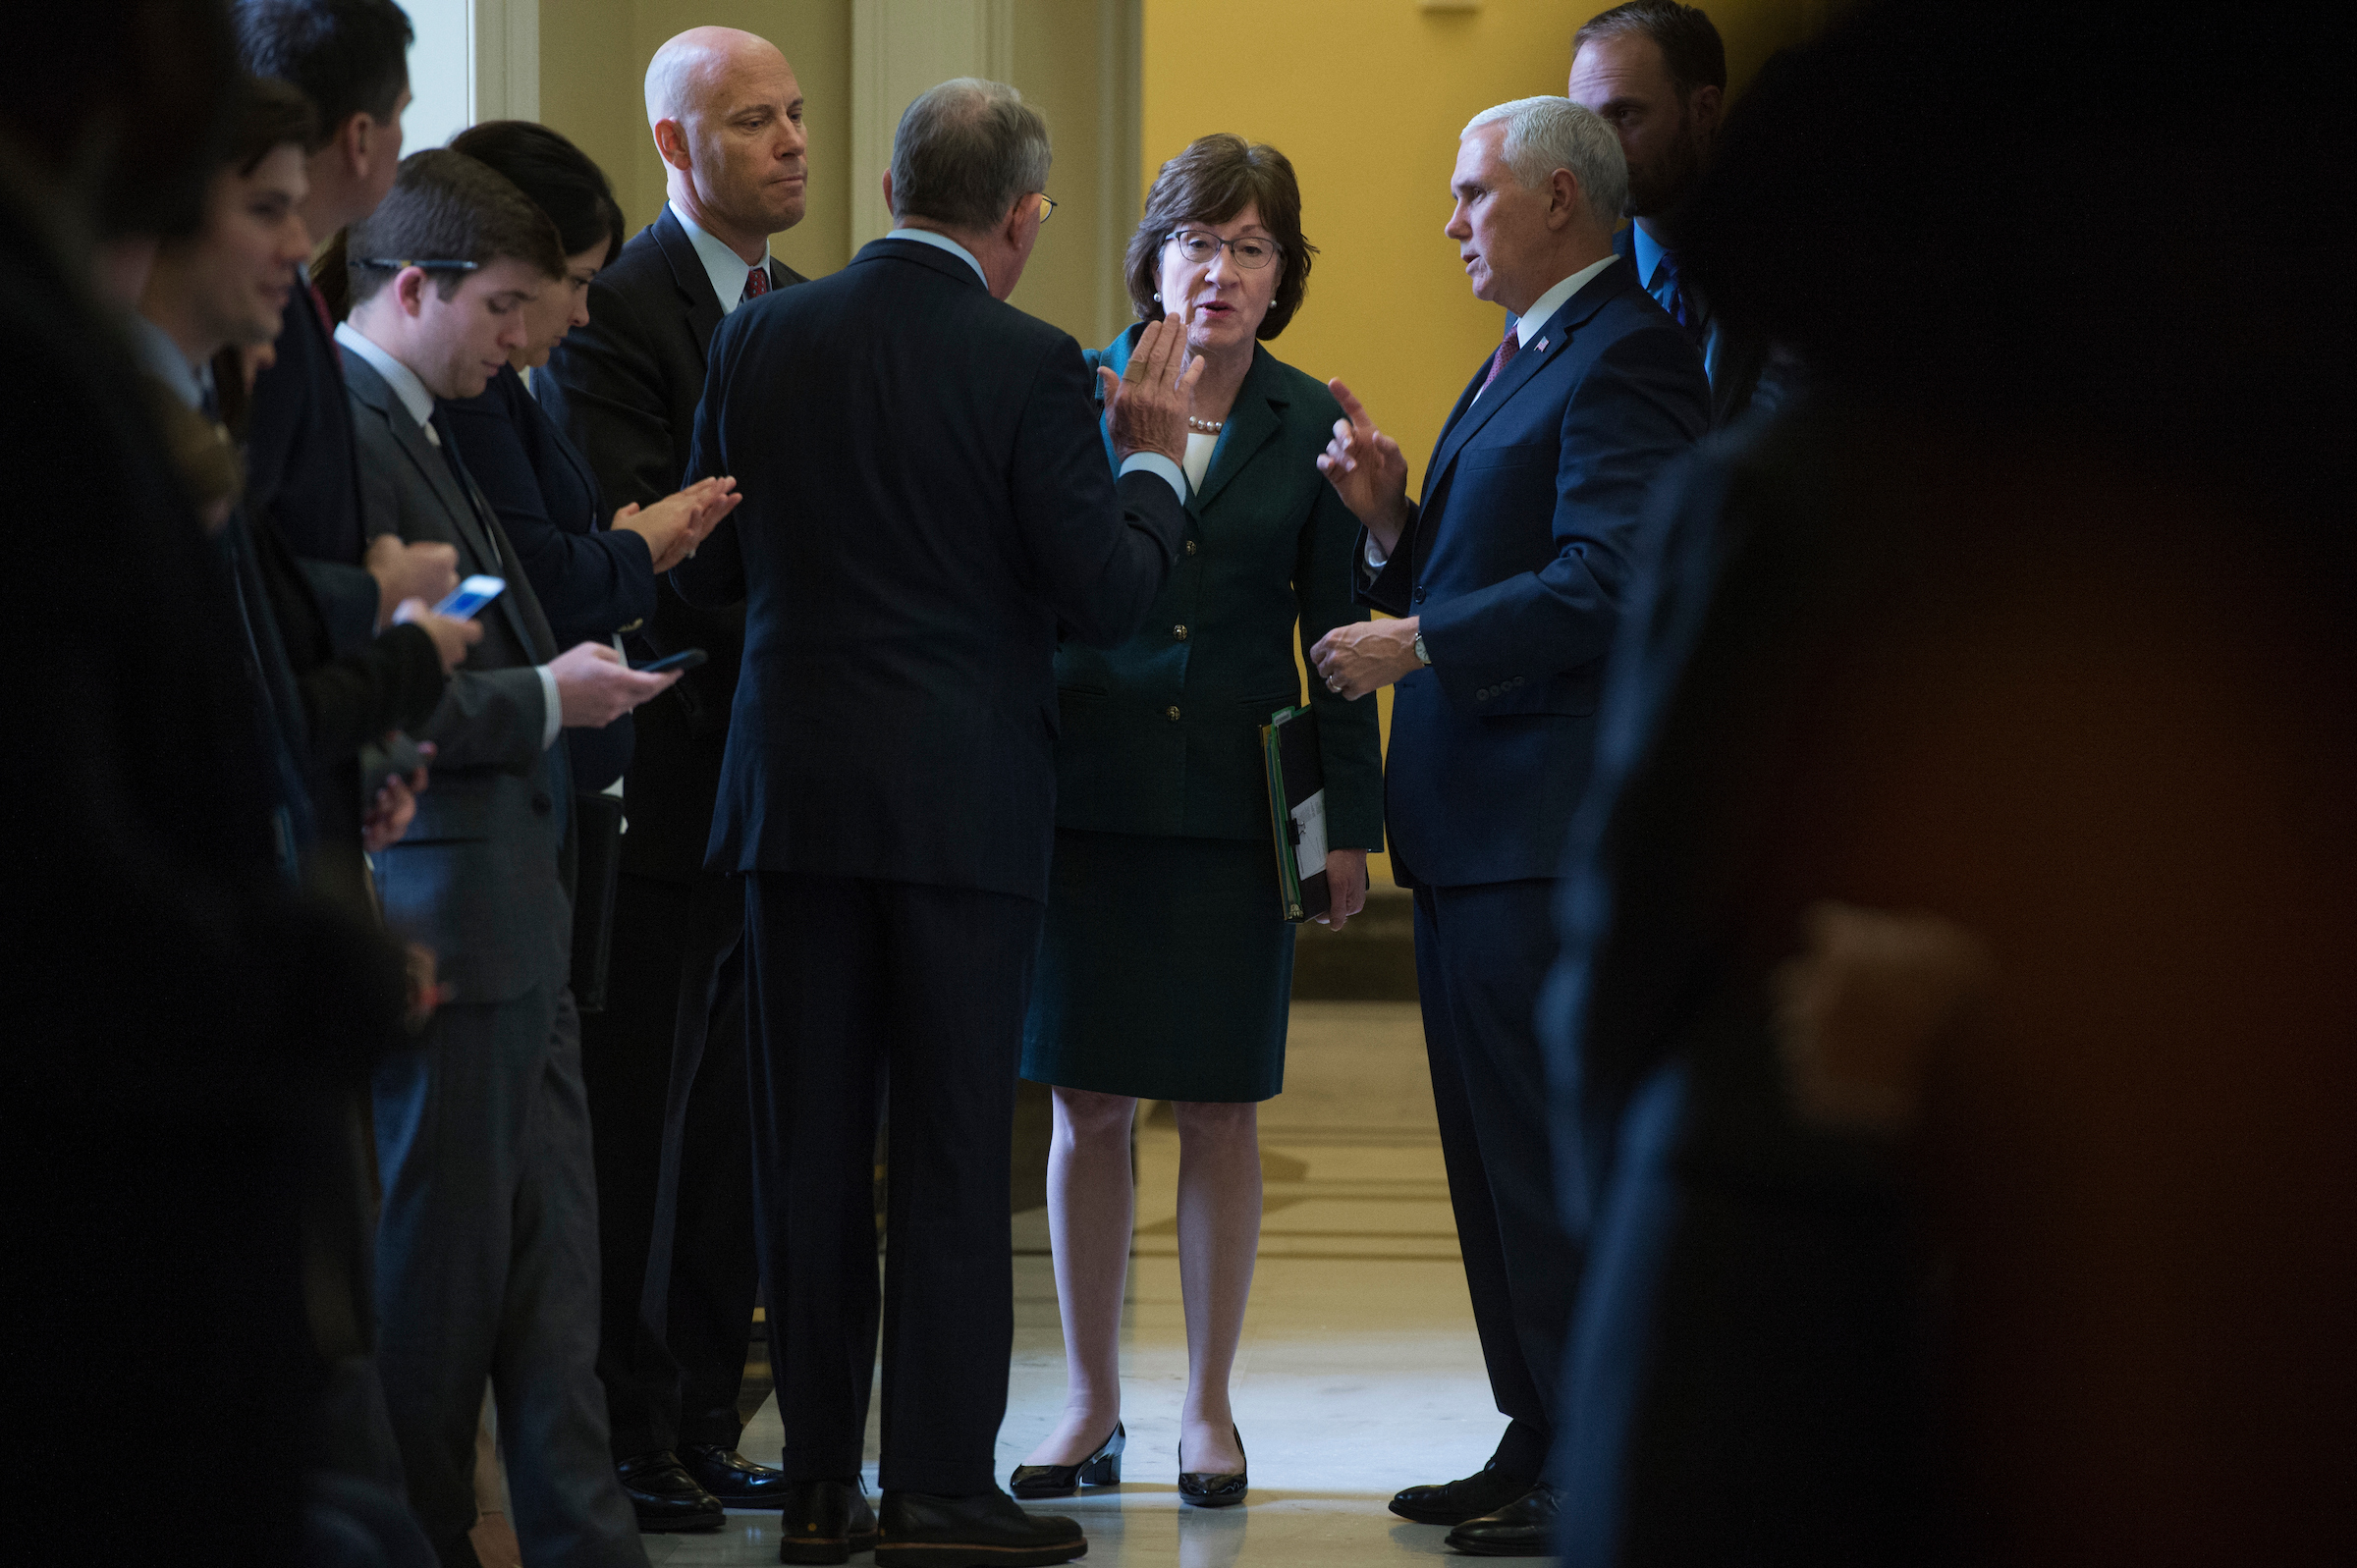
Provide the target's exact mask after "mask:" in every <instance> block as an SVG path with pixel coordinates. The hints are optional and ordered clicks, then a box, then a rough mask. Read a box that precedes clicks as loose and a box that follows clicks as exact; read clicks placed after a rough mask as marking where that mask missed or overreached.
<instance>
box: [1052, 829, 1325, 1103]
mask: <svg viewBox="0 0 2357 1568" xmlns="http://www.w3.org/2000/svg"><path fill="white" fill-rule="evenodd" d="M1292 987H1293V928H1292V926H1291V925H1290V924H1289V923H1288V922H1287V921H1286V920H1285V918H1284V917H1283V916H1282V915H1280V914H1279V913H1278V907H1277V862H1276V852H1275V850H1274V849H1273V848H1272V847H1271V846H1270V845H1268V844H1266V843H1245V842H1240V841H1237V840H1234V839H1228V838H1160V837H1144V836H1139V835H1133V834H1119V833H1069V832H1059V833H1058V834H1057V835H1056V863H1055V867H1054V869H1053V871H1051V873H1050V874H1049V886H1048V921H1047V931H1046V934H1045V936H1044V937H1043V938H1042V939H1041V943H1040V952H1039V973H1038V979H1037V981H1036V983H1035V984H1034V986H1033V989H1032V994H1031V1015H1030V1018H1029V1019H1028V1020H1027V1021H1026V1023H1025V1025H1024V1029H1023V1076H1024V1077H1025V1078H1028V1079H1030V1080H1031V1081H1032V1082H1033V1083H1045V1084H1059V1085H1062V1086H1063V1087H1064V1088H1067V1089H1093V1090H1096V1091H1097V1092H1098V1093H1100V1094H1109V1095H1134V1096H1136V1097H1138V1098H1139V1099H1151V1100H1227V1101H1253V1100H1268V1099H1272V1098H1274V1097H1275V1096H1276V1095H1277V1094H1278V1093H1279V1091H1281V1090H1282V1089H1284V1087H1285V1028H1286V1017H1287V1005H1288V1001H1289V1000H1290V998H1291V995H1292Z"/></svg>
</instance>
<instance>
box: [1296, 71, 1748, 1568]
mask: <svg viewBox="0 0 2357 1568" xmlns="http://www.w3.org/2000/svg"><path fill="white" fill-rule="evenodd" d="M1627 180H1628V175H1627V167H1626V165H1625V163H1624V162H1623V161H1622V158H1621V152H1620V145H1619V142H1618V141H1617V139H1616V138H1615V137H1614V135H1613V132H1612V128H1611V127H1609V126H1607V125H1606V124H1605V123H1604V122H1603V121H1602V120H1600V119H1598V118H1597V117H1596V116H1595V115H1593V114H1591V113H1589V112H1588V111H1587V110H1585V109H1582V108H1580V107H1579V106H1578V105H1576V104H1573V103H1572V102H1570V101H1569V100H1568V99H1565V98H1524V99H1521V100H1519V101H1518V102H1514V103H1507V104H1501V105H1500V106H1498V107H1497V108H1495V109H1490V110H1488V111H1486V112H1484V113H1482V114H1479V115H1476V116H1475V117H1474V118H1473V121H1472V123H1471V124H1469V125H1467V126H1466V127H1465V129H1464V132H1463V134H1462V135H1461V137H1460V138H1459V141H1458V144H1457V159H1456V172H1455V176H1454V179H1453V194H1454V197H1455V206H1454V208H1453V211H1452V212H1451V214H1450V218H1449V224H1448V228H1447V231H1446V232H1447V234H1448V236H1449V238H1450V239H1452V240H1453V241H1455V242H1456V246H1457V251H1458V254H1459V255H1460V256H1461V257H1462V259H1463V261H1464V266H1465V272H1466V274H1467V276H1468V277H1469V278H1470V279H1471V281H1472V285H1473V294H1474V297H1476V298H1480V299H1486V300H1489V301H1490V302H1492V303H1493V304H1499V305H1503V306H1505V307H1506V310H1507V327H1506V336H1505V340H1504V341H1503V342H1502V343H1500V344H1499V346H1498V348H1497V351H1495V352H1494V353H1492V354H1491V355H1489V357H1488V360H1487V362H1486V363H1485V364H1484V365H1482V366H1481V367H1480V368H1479V369H1477V370H1476V371H1475V373H1474V375H1473V378H1472V380H1471V381H1470V382H1468V383H1467V384H1466V387H1465V390H1464V392H1463V394H1462V395H1461V396H1459V397H1458V399H1457V401H1456V406H1455V407H1454V408H1453V410H1452V411H1451V412H1450V415H1449V419H1448V422H1447V423H1446V424H1444V425H1443V426H1442V427H1441V437H1440V443H1439V445H1438V446H1437V447H1436V448H1435V449H1434V451H1433V455H1432V460H1431V461H1430V462H1429V463H1427V464H1426V466H1425V469H1424V487H1423V497H1422V499H1421V501H1418V502H1411V501H1410V500H1409V499H1408V496H1407V463H1406V460H1405V458H1404V457H1403V455H1402V454H1401V452H1400V450H1399V444H1398V442H1397V441H1394V440H1393V439H1392V438H1391V437H1389V436H1387V435H1385V434H1383V433H1382V432H1381V431H1380V430H1378V429H1376V427H1375V425H1374V422H1373V420H1372V419H1371V418H1370V417H1369V415H1368V413H1367V410H1366V409H1365V407H1364V406H1361V405H1360V403H1359V402H1358V400H1357V399H1356V398H1354V397H1352V396H1351V394H1350V390H1349V389H1348V388H1347V387H1345V386H1344V385H1343V383H1342V382H1340V381H1337V382H1335V383H1333V388H1334V393H1335V396H1336V397H1337V398H1338V399H1340V400H1341V402H1342V405H1343V412H1344V413H1345V414H1346V415H1347V417H1346V418H1344V419H1342V420H1339V421H1337V422H1336V424H1335V434H1334V440H1333V442H1332V443H1331V444H1330V445H1329V446H1328V447H1327V449H1326V453H1325V455H1324V456H1322V457H1321V458H1320V459H1319V460H1318V466H1319V467H1320V468H1321V469H1322V470H1324V472H1325V474H1326V477H1327V478H1328V480H1329V481H1331V482H1332V483H1333V485H1334V487H1335V489H1336V490H1337V491H1338V492H1339V493H1340V494H1341V496H1342V498H1343V501H1344V502H1346V503H1347V504H1348V505H1349V507H1350V510H1351V511H1352V512H1354V513H1356V514H1358V517H1359V520H1360V521H1361V522H1362V523H1364V524H1365V527H1366V537H1365V541H1364V545H1363V556H1364V559H1363V563H1362V564H1361V566H1360V567H1359V568H1358V569H1359V572H1360V576H1361V584H1360V588H1361V597H1362V598H1364V599H1365V600H1366V601H1367V602H1368V603H1370V604H1372V605H1374V606H1375V607H1376V608H1377V609H1379V610H1383V611H1386V612H1388V613H1389V614H1390V615H1391V616H1393V617H1396V618H1397V619H1394V620H1388V621H1373V622H1362V623H1360V624H1356V625H1345V626H1340V627H1337V628H1336V629H1335V630H1333V631H1331V632H1329V633H1327V635H1326V636H1325V637H1324V638H1322V639H1321V640H1320V641H1319V643H1318V645H1317V647H1316V648H1314V649H1313V650H1311V652H1312V657H1313V658H1314V660H1315V661H1316V664H1317V667H1318V674H1319V675H1320V676H1323V677H1324V678H1325V680H1326V683H1327V685H1328V686H1329V687H1330V688H1331V689H1333V690H1335V691H1338V692H1341V693H1343V694H1344V695H1346V696H1353V697H1355V696H1360V695H1363V694H1365V693H1367V692H1371V691H1373V690H1375V689H1376V688H1377V687H1379V686H1385V685H1395V684H1396V686H1397V690H1396V694H1395V698H1394V704H1393V708H1392V743H1391V753H1390V756H1389V759H1388V761H1387V764H1386V767H1385V774H1384V780H1385V820H1386V823H1387V825H1388V827H1389V830H1390V834H1391V844H1392V864H1393V867H1394V868H1395V870H1396V872H1397V874H1398V879H1399V882H1400V884H1401V885H1402V886H1404V887H1407V888H1410V889H1412V890H1413V891H1414V892H1415V903H1416V979H1417V985H1418V990H1419V992H1420V995H1421V999H1422V1002H1423V1009H1424V1036H1425V1043H1426V1048H1427V1052H1428V1054H1429V1055H1430V1058H1431V1064H1432V1092H1433V1102H1434V1105H1435V1108H1437V1110H1438V1112H1439V1116H1440V1123H1441V1147H1442V1152H1443V1155H1444V1158H1445V1160H1446V1162H1447V1165H1448V1170H1449V1195H1450V1201H1451V1203H1452V1205H1453V1207H1454V1209H1455V1212H1456V1228H1457V1240H1458V1244H1459V1246H1460V1247H1461V1249H1462V1250H1463V1253H1464V1259H1465V1280H1466V1284H1467V1287H1468V1289H1469V1290H1470V1293H1471V1295H1472V1298H1473V1315H1474V1321H1475V1324H1476V1325H1477V1326H1478V1327H1479V1330H1480V1333H1481V1348H1482V1357H1483V1360H1484V1361H1485V1362H1486V1363H1487V1364H1488V1368H1489V1374H1490V1386H1491V1390H1492V1392H1493V1393H1494V1394H1495V1395H1496V1397H1497V1401H1498V1408H1499V1410H1500V1411H1501V1412H1502V1413H1504V1414H1505V1415H1506V1416H1507V1417H1508V1418H1509V1424H1508V1426H1507V1431H1506V1434H1505V1436H1504V1437H1503V1438H1502V1439H1501V1440H1500V1441H1499V1444H1498V1448H1497V1451H1496V1452H1495V1453H1494V1454H1493V1455H1492V1457H1491V1459H1490V1462H1489V1464H1488V1465H1486V1466H1485V1467H1484V1468H1483V1469H1482V1471H1481V1472H1480V1473H1479V1474H1478V1475H1474V1476H1469V1477H1466V1478H1464V1479H1463V1480H1460V1481H1453V1482H1450V1483H1448V1484H1447V1485H1445V1486H1423V1487H1408V1488H1407V1489H1406V1490H1404V1491H1402V1492H1400V1493H1399V1494H1398V1496H1397V1497H1395V1498H1394V1499H1393V1500H1392V1511H1393V1512H1395V1513H1398V1514H1399V1515H1401V1516H1403V1517H1405V1518H1408V1519H1413V1520H1416V1521H1418V1522H1419V1523H1425V1524H1445V1525H1451V1526H1454V1527H1455V1528H1454V1529H1453V1531H1452V1532H1451V1534H1450V1536H1449V1540H1448V1543H1449V1544H1450V1545H1451V1546H1453V1547H1454V1548H1456V1549H1457V1550H1460V1551H1465V1552H1470V1553H1474V1554H1476V1555H1481V1556H1541V1555H1545V1554H1546V1553H1547V1552H1548V1551H1549V1550H1550V1537H1551V1534H1552V1531H1553V1527H1554V1521H1555V1512H1556V1496H1557V1494H1556V1492H1555V1490H1554V1488H1553V1487H1549V1486H1547V1485H1545V1484H1544V1483H1543V1481H1542V1478H1543V1477H1544V1476H1545V1475H1546V1474H1547V1455H1548V1450H1549V1448H1550V1447H1551V1445H1552V1444H1553V1442H1554V1440H1555V1436H1556V1422H1555V1414H1556V1412H1557V1410H1558V1408H1559V1406H1560V1403H1561V1398H1562V1372H1561V1369H1562V1352H1563V1341H1564V1331H1565V1329H1566V1327H1567V1325H1568V1324H1569V1322H1570V1317H1571V1299H1572V1293H1573V1290H1574V1289H1575V1287H1576V1285H1577V1283H1578V1279H1579V1272H1580V1264H1581V1258H1582V1249H1581V1242H1580V1236H1579V1231H1581V1230H1582V1229H1584V1226H1583V1225H1582V1224H1580V1223H1579V1222H1578V1217H1576V1216H1571V1217H1559V1215H1558V1212H1557V1208H1556V1183H1555V1161H1556V1160H1557V1159H1559V1158H1564V1157H1565V1156H1564V1155H1560V1154H1557V1153H1555V1152H1553V1151H1551V1149H1550V1146H1549V1141H1548V1114H1547V1103H1548V1102H1547V1080H1546V1069H1545V1062H1544V1058H1543V1056H1542V1054H1541V1051H1540V1048H1539V1043H1538V1039H1537V1036H1536V1032H1535V1028H1534V1011H1535V1008H1536V1004H1537V1001H1538V996H1539V988H1540V986H1541V984H1542V983H1543V982H1544V980H1545V978H1546V974H1547V969H1548V966H1549V964H1550V963H1551V962H1552V960H1553V958H1554V955H1555V946H1556V943H1555V921H1554V903H1555V884H1556V876H1557V872H1558V869H1559V866H1560V863H1561V861H1562V853H1563V843H1564V838H1565V834H1566V831H1567V829H1568V827H1569V825H1570V819H1571V813H1572V810H1573V808H1574V807H1575V806H1577V805H1578V803H1579V797H1580V792H1581V790H1582V788H1583V787H1584V786H1585V784H1586V783H1587V778H1588V771H1589V767H1590V763H1591V760H1592V753H1593V751H1594V745H1595V731H1596V702H1597V696H1598V693H1599V691H1600V689H1601V687H1602V680H1603V675H1604V656H1605V652H1606V650H1607V649H1608V648H1609V647H1610V646H1611V645H1612V640H1613V630H1614V627H1615V625H1616V623H1617V621H1618V618H1619V609H1620V604H1621V598H1622V595H1623V593H1624V592H1625V591H1626V588H1627V586H1628V582H1629V578H1630V576H1631V573H1632V572H1633V571H1634V570H1635V569H1636V568H1637V566H1638V564H1639V557H1640V554H1641V551H1642V547H1643V541H1642V540H1641V539H1640V538H1639V536H1638V526H1637V524H1638V514H1639V512H1640V510H1641V508H1642V506H1643V503H1644V499H1645V493H1646V490H1647V488H1648V487H1649V486H1650V485H1651V483H1652V481H1653V478H1654V475H1655V474H1657V473H1659V472H1660V471H1661V469H1662V468H1663V466H1664V465H1665V464H1667V463H1668V462H1669V461H1670V460H1672V459H1673V458H1675V457H1676V456H1677V455H1678V454H1679V453H1681V452H1683V451H1685V450H1686V449H1687V448H1688V447H1689V446H1690V445H1691V444H1692V443H1693V442H1694V440H1695V439H1696V438H1697V437H1699V436H1700V435H1701V434H1702V433H1703V431H1704V429H1705V428H1706V427H1707V426H1708V425H1709V423H1710V383H1709V382H1708V380H1707V379H1706V378H1705V377H1704V374H1703V367H1702V360H1701V357H1700V355H1698V354H1697V353H1696V352H1695V350H1694V345H1693V343H1692V342H1691V340H1689V339H1688V338H1687V336H1686V335H1685V333H1684V332H1682V331H1681V330H1679V328H1678V327H1677V325H1676V323H1674V322H1672V320H1671V319H1670V317H1669V316H1668V315H1667V314H1666V313H1665V312H1664V311H1663V310H1662V308H1661V306H1660V305H1659V304H1657V303H1655V302H1654V300H1653V299H1652V297H1650V296H1648V295H1647V294H1646V293H1645V291H1644V289H1643V288H1641V287H1640V286H1639V285H1638V282H1637V279H1636V275H1635V273H1634V272H1633V271H1632V270H1631V269H1630V267H1629V264H1628V262H1627V261H1626V260H1625V259H1623V258H1621V257H1618V256H1616V255H1615V254H1614V252H1613V228H1614V225H1615V222H1616V221H1617V216H1618V214H1619V211H1620V207H1621V203H1622V202H1623V201H1624V200H1625V199H1626V196H1627ZM1566 1218H1569V1219H1570V1220H1571V1221H1572V1223H1571V1224H1570V1225H1569V1227H1568V1228H1569V1231H1570V1233H1568V1234H1567V1233H1566V1223H1565V1219H1566Z"/></svg>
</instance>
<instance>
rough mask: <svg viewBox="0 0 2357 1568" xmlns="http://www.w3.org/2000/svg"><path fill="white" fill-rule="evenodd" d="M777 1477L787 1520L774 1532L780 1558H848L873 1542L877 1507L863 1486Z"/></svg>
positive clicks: (824, 1560)
mask: <svg viewBox="0 0 2357 1568" xmlns="http://www.w3.org/2000/svg"><path fill="white" fill-rule="evenodd" d="M770 1474H771V1475H773V1476H777V1477H778V1484H779V1487H780V1488H781V1490H782V1492H783V1495H782V1496H781V1498H780V1501H781V1502H782V1503H783V1504H784V1507H785V1510H786V1512H785V1519H784V1521H783V1524H782V1526H781V1530H782V1534H781V1535H780V1536H779V1537H778V1561H780V1562H804V1563H837V1562H850V1560H851V1553H852V1552H854V1551H867V1550H870V1549H872V1548H873V1547H874V1546H875V1543H876V1511H875V1510H874V1509H873V1508H870V1507H869V1506H868V1505H867V1491H866V1488H864V1487H861V1486H860V1485H859V1483H858V1482H857V1481H855V1480H853V1481H795V1482H788V1481H787V1480H786V1478H785V1477H784V1476H783V1475H779V1473H778V1472H776V1471H774V1470H773V1471H771V1472H770Z"/></svg>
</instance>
